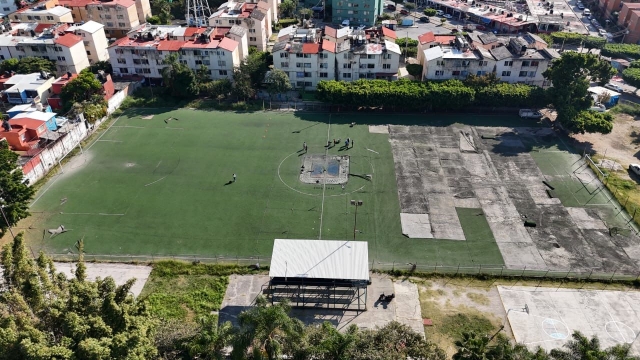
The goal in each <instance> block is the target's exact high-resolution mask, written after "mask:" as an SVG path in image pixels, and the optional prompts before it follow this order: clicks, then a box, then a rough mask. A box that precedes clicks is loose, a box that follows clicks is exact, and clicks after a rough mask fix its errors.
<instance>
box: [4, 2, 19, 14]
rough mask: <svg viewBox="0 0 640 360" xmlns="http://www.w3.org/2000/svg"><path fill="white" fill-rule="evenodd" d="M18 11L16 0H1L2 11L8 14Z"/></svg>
mask: <svg viewBox="0 0 640 360" xmlns="http://www.w3.org/2000/svg"><path fill="white" fill-rule="evenodd" d="M16 11H18V6H17V5H16V2H15V1H14V0H0V13H2V14H5V15H8V14H11V13H13V12H16Z"/></svg>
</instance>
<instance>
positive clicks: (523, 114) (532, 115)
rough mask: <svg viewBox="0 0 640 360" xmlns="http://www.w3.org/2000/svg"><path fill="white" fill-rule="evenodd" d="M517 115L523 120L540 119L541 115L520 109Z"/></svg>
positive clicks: (533, 111)
mask: <svg viewBox="0 0 640 360" xmlns="http://www.w3.org/2000/svg"><path fill="white" fill-rule="evenodd" d="M518 115H520V117H521V118H523V119H542V113H541V112H540V111H538V110H533V109H520V111H519V112H518Z"/></svg>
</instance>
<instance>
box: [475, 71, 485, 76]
mask: <svg viewBox="0 0 640 360" xmlns="http://www.w3.org/2000/svg"><path fill="white" fill-rule="evenodd" d="M486 74H487V72H486V71H478V72H477V73H476V75H478V76H482V75H486Z"/></svg>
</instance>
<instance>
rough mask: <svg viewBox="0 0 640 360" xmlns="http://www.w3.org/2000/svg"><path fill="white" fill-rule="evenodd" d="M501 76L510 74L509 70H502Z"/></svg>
mask: <svg viewBox="0 0 640 360" xmlns="http://www.w3.org/2000/svg"><path fill="white" fill-rule="evenodd" d="M502 76H511V71H503V72H502Z"/></svg>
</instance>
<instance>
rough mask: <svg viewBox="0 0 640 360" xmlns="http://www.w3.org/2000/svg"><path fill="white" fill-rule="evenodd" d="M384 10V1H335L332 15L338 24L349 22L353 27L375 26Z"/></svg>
mask: <svg viewBox="0 0 640 360" xmlns="http://www.w3.org/2000/svg"><path fill="white" fill-rule="evenodd" d="M383 10H384V1H382V0H333V1H332V7H331V15H332V19H333V22H334V23H336V24H341V23H342V22H343V21H345V20H349V23H350V24H351V25H367V26H373V25H375V23H376V19H377V18H378V16H379V15H381V14H382V11H383Z"/></svg>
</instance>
